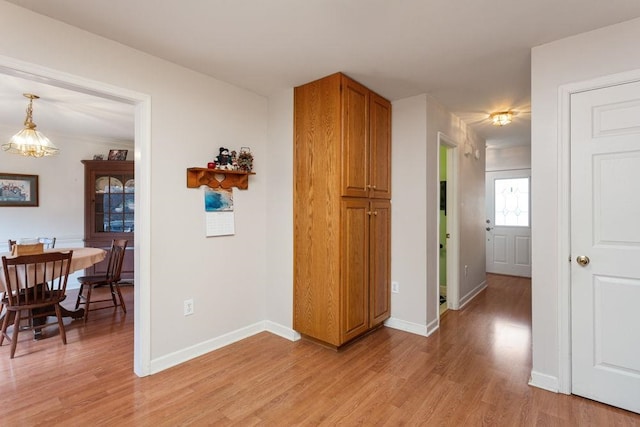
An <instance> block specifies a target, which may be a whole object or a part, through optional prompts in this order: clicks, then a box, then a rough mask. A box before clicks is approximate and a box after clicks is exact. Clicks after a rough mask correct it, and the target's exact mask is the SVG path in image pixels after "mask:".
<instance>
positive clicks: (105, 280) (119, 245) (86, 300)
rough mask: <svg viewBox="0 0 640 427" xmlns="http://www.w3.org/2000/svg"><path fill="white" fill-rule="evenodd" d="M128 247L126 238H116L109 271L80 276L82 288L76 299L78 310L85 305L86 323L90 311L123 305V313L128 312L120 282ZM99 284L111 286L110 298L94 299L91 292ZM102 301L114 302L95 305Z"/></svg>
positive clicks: (110, 256) (108, 261)
mask: <svg viewBox="0 0 640 427" xmlns="http://www.w3.org/2000/svg"><path fill="white" fill-rule="evenodd" d="M126 249H127V241H126V240H124V239H120V240H114V241H113V242H112V243H111V249H110V251H109V258H108V260H107V271H106V272H105V273H104V274H98V275H95V276H82V277H79V278H78V282H79V283H80V290H79V291H78V298H77V299H76V310H78V309H79V308H80V305H84V322H85V323H86V322H87V320H88V319H89V311H94V310H102V309H105V308H110V307H116V308H117V307H121V308H122V312H123V313H126V312H127V307H126V305H125V303H124V299H123V298H122V292H121V291H120V285H119V284H118V283H119V282H120V275H121V273H122V264H123V261H124V257H125V253H126ZM97 286H109V290H110V298H108V299H99V300H92V299H91V292H92V291H93V288H95V287H97ZM102 302H110V303H112V304H110V305H104V304H100V306H99V307H96V306H95V305H96V304H97V303H102Z"/></svg>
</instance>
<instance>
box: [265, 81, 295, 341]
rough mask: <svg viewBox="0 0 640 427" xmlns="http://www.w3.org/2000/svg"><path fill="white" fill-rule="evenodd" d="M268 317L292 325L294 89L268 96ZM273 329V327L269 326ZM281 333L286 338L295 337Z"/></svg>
mask: <svg viewBox="0 0 640 427" xmlns="http://www.w3.org/2000/svg"><path fill="white" fill-rule="evenodd" d="M265 162H266V166H267V170H268V174H267V175H268V183H267V184H268V188H269V189H270V191H269V194H268V200H269V202H268V203H267V238H266V241H265V246H266V248H265V251H266V254H267V286H266V288H265V298H266V301H267V318H268V319H269V320H270V321H271V322H274V323H275V324H276V325H281V326H285V327H287V328H292V327H293V89H288V90H286V91H283V92H281V93H278V94H275V95H272V96H271V97H270V98H269V151H268V153H267V157H266V159H265ZM271 329H272V331H273V332H277V330H274V329H275V328H274V327H273V325H272V328H271ZM280 333H281V334H282V335H284V336H286V337H288V338H293V339H296V338H298V336H297V335H296V334H294V335H293V336H291V335H289V334H287V331H286V330H282V331H280Z"/></svg>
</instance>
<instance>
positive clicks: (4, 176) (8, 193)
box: [0, 173, 38, 206]
mask: <svg viewBox="0 0 640 427" xmlns="http://www.w3.org/2000/svg"><path fill="white" fill-rule="evenodd" d="M0 206H38V175H21V174H16V173H13V174H11V173H0Z"/></svg>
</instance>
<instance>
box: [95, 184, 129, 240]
mask: <svg viewBox="0 0 640 427" xmlns="http://www.w3.org/2000/svg"><path fill="white" fill-rule="evenodd" d="M94 200H95V210H94V215H95V218H94V227H95V228H94V230H93V232H94V233H132V232H133V231H134V229H133V227H134V210H135V181H134V178H133V174H128V173H117V172H115V173H114V172H113V171H112V172H108V173H107V172H104V173H103V172H96V175H95V199H94Z"/></svg>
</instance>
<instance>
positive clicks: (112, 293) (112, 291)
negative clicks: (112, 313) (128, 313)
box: [109, 282, 118, 307]
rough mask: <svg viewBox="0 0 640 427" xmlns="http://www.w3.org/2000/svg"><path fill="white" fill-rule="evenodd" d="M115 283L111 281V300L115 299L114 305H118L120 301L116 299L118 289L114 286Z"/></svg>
mask: <svg viewBox="0 0 640 427" xmlns="http://www.w3.org/2000/svg"><path fill="white" fill-rule="evenodd" d="M113 285H114V283H113V282H109V290H110V291H111V301H113V306H114V307H117V306H118V301H117V300H116V290H115V289H114V288H113Z"/></svg>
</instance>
